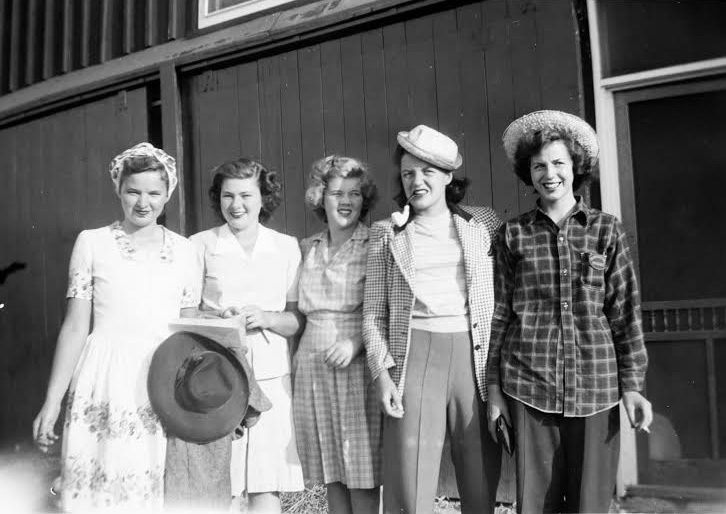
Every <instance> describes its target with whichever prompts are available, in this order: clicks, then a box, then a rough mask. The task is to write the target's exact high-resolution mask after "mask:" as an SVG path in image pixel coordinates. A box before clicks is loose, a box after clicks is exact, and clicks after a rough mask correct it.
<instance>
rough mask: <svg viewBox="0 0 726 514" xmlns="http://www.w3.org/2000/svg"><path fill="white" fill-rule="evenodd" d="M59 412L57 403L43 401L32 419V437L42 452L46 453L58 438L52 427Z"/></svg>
mask: <svg viewBox="0 0 726 514" xmlns="http://www.w3.org/2000/svg"><path fill="white" fill-rule="evenodd" d="M59 414H60V404H59V403H45V404H43V407H42V408H41V409H40V412H39V413H38V415H37V416H36V417H35V421H33V439H34V440H35V444H36V445H37V446H38V449H40V451H42V452H43V453H47V452H48V450H49V449H50V447H51V446H53V445H54V444H55V442H56V441H57V440H58V434H56V433H55V430H54V428H55V422H56V421H57V420H58V415H59Z"/></svg>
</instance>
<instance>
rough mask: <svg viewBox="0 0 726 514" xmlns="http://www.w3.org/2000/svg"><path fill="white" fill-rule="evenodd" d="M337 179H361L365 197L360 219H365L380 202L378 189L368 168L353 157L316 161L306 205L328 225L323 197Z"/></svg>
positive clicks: (335, 156) (325, 158) (312, 170)
mask: <svg viewBox="0 0 726 514" xmlns="http://www.w3.org/2000/svg"><path fill="white" fill-rule="evenodd" d="M335 177H341V178H357V179H360V191H361V194H362V195H363V206H362V207H361V211H360V217H361V219H362V218H365V216H366V215H367V214H368V212H369V211H370V210H371V209H372V208H373V206H374V205H375V204H376V201H377V200H378V188H376V184H375V183H374V182H373V177H372V176H371V174H370V172H369V171H368V166H367V165H366V164H365V163H363V162H361V161H359V160H358V159H354V158H353V157H345V156H343V155H328V156H327V157H323V158H322V159H320V160H318V161H315V162H314V163H313V165H312V169H311V171H310V178H309V184H308V188H307V190H306V191H305V203H307V204H308V205H309V206H310V207H311V208H312V210H313V212H314V213H315V214H316V215H317V216H318V217H319V218H320V219H321V220H323V221H324V222H325V223H327V222H328V217H327V215H326V214H325V205H324V203H323V197H324V196H325V191H326V190H327V189H328V184H329V183H330V180H331V179H333V178H335Z"/></svg>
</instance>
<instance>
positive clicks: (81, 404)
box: [65, 394, 161, 441]
mask: <svg viewBox="0 0 726 514" xmlns="http://www.w3.org/2000/svg"><path fill="white" fill-rule="evenodd" d="M71 422H73V423H79V422H80V423H82V424H83V425H85V426H86V430H88V432H89V433H91V434H93V435H95V436H96V439H98V440H99V441H100V440H101V439H109V438H118V437H136V438H138V437H141V436H142V435H147V434H152V435H153V434H156V433H160V432H161V423H160V421H159V418H157V417H156V414H155V413H154V410H153V409H152V407H151V405H150V404H147V405H145V406H141V407H138V408H137V409H136V410H135V411H131V410H126V409H112V408H111V405H110V404H109V402H108V401H103V402H98V403H93V402H92V401H91V400H90V399H88V398H78V397H77V396H76V395H74V394H69V395H68V402H67V414H66V421H65V425H66V426H68V425H69V424H70V423H71Z"/></svg>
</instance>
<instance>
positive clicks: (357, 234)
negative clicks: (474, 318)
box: [313, 221, 369, 241]
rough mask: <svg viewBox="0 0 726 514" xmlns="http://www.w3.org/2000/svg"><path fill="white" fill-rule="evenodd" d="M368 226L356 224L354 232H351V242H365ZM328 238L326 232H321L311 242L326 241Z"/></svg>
mask: <svg viewBox="0 0 726 514" xmlns="http://www.w3.org/2000/svg"><path fill="white" fill-rule="evenodd" d="M368 232H369V229H368V226H367V225H366V224H365V223H363V222H362V221H359V222H358V225H357V226H356V227H355V230H354V231H353V234H352V235H351V236H350V239H351V241H367V240H368ZM327 238H328V231H327V230H323V231H322V232H318V233H317V234H315V235H314V236H313V241H323V240H327Z"/></svg>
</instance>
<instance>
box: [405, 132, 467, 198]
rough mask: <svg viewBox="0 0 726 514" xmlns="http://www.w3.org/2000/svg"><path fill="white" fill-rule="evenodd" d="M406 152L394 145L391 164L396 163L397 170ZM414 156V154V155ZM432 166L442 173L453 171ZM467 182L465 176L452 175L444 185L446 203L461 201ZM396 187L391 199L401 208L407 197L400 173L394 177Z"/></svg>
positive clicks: (464, 194)
mask: <svg viewBox="0 0 726 514" xmlns="http://www.w3.org/2000/svg"><path fill="white" fill-rule="evenodd" d="M407 153H408V152H407V151H406V150H405V149H404V148H403V147H402V146H401V145H396V150H395V152H394V154H393V164H395V165H396V168H398V170H399V171H401V159H403V156H404V155H405V154H407ZM410 155H413V154H410ZM414 157H416V156H415V155H414ZM432 167H434V168H436V169H438V170H441V171H442V172H444V173H453V171H448V170H442V169H441V168H439V167H438V166H435V165H433V164H432ZM469 184H470V180H469V179H468V178H467V177H463V178H459V177H457V176H456V175H454V176H452V177H451V182H449V183H448V184H447V186H446V192H445V195H446V203H447V204H448V205H457V204H458V203H459V202H461V201H462V200H463V199H464V196H466V189H467V188H468V187H469ZM396 188H397V190H398V192H397V193H396V195H395V196H394V197H393V201H394V202H396V204H397V205H398V206H399V207H401V208H403V206H404V205H406V201H407V200H408V198H407V197H406V192H405V191H404V190H403V182H402V181H401V174H400V173H399V174H398V176H397V177H396Z"/></svg>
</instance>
